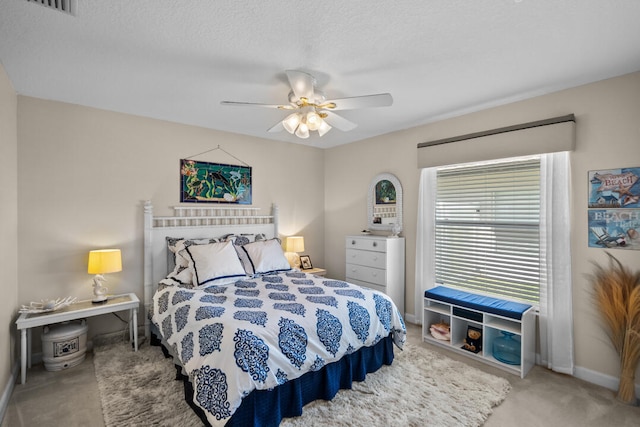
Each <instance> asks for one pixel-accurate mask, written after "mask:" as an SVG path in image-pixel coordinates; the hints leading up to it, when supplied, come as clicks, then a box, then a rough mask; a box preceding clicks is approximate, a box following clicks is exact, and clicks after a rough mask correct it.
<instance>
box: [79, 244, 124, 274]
mask: <svg viewBox="0 0 640 427" xmlns="http://www.w3.org/2000/svg"><path fill="white" fill-rule="evenodd" d="M87 270H88V271H87V272H88V273H89V274H105V273H115V272H117V271H122V255H121V254H120V249H100V250H95V251H91V252H89V268H88V269H87Z"/></svg>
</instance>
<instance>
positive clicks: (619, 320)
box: [591, 252, 640, 405]
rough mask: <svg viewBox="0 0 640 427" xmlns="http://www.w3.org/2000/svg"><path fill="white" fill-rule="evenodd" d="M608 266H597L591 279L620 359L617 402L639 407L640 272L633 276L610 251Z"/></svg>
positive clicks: (597, 301) (598, 304) (596, 299)
mask: <svg viewBox="0 0 640 427" xmlns="http://www.w3.org/2000/svg"><path fill="white" fill-rule="evenodd" d="M607 255H608V256H609V266H608V267H606V268H605V267H603V266H601V265H598V264H596V266H595V272H594V274H593V275H592V276H591V280H592V284H593V288H594V297H595V302H596V305H597V306H598V308H599V310H600V314H601V315H602V318H603V320H604V323H605V325H606V326H607V329H608V333H609V338H610V339H611V343H612V344H613V347H614V348H615V350H616V351H617V352H618V355H619V356H620V385H619V387H618V396H617V397H618V399H619V400H620V401H622V402H624V403H627V404H631V405H635V404H637V399H636V391H635V373H636V369H637V367H638V361H640V271H637V272H635V273H633V272H632V271H631V270H629V269H628V268H627V267H625V266H623V265H622V263H620V261H618V259H617V258H615V257H614V256H613V255H611V254H610V253H608V252H607Z"/></svg>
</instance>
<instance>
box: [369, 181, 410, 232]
mask: <svg viewBox="0 0 640 427" xmlns="http://www.w3.org/2000/svg"><path fill="white" fill-rule="evenodd" d="M367 218H368V219H367V223H368V226H369V229H371V230H389V231H391V234H392V235H396V236H397V235H398V234H399V233H400V231H402V185H400V180H399V179H398V178H396V177H395V175H393V174H390V173H381V174H379V175H377V176H376V177H375V178H374V179H373V181H371V185H370V186H369V193H368V195H367Z"/></svg>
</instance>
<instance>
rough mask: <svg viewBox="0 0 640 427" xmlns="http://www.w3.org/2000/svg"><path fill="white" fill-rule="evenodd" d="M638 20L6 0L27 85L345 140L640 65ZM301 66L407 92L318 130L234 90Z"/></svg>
mask: <svg viewBox="0 0 640 427" xmlns="http://www.w3.org/2000/svg"><path fill="white" fill-rule="evenodd" d="M639 22H640V1H638V0H615V1H614V0H441V1H435V0H428V1H427V0H405V1H371V0H368V1H361V0H350V1H344V0H324V1H321V2H302V1H299V0H262V1H252V0H234V1H231V0H227V1H212V0H188V1H187V0H182V1H165V0H135V1H132V0H102V1H95V0H78V7H77V14H76V16H70V15H67V14H64V13H61V12H58V11H54V10H50V9H48V8H45V7H42V6H39V5H37V4H34V3H29V2H27V1H26V0H0V61H1V62H2V64H3V66H4V68H5V70H6V72H7V74H8V75H9V78H10V79H11V82H12V83H13V85H14V87H15V89H16V91H17V92H18V93H19V94H21V95H27V96H33V97H38V98H44V99H51V100H58V101H63V102H70V103H74V104H80V105H86V106H91V107H96V108H102V109H107V110H113V111H119V112H124V113H129V114H136V115H140V116H147V117H153V118H157V119H164V120H169V121H174V122H179V123H185V124H191V125H197V126H203V127H206V128H212V129H218V130H223V131H229V132H235V133H240V134H246V135H252V136H256V137H262V138H273V139H278V140H283V141H290V142H296V143H303V144H308V145H313V146H316V147H332V146H336V145H340V144H345V143H349V142H352V141H357V140H361V139H365V138H369V137H372V136H376V135H380V134H384V133H388V132H392V131H397V130H401V129H407V128H411V127H414V126H417V125H420V124H424V123H428V122H432V121H435V120H439V119H442V118H446V117H451V116H455V115H459V114H463V113H466V112H470V111H474V110H479V109H482V108H486V107H489V106H493V105H499V104H504V103H507V102H511V101H515V100H519V99H525V98H529V97H532V96H537V95H541V94H544V93H548V92H553V91H556V90H559V89H563V88H567V87H573V86H577V85H580V84H584V83H588V82H592V81H596V80H601V79H604V78H608V77H613V76H617V75H622V74H626V73H629V72H633V71H638V70H640V42H639V41H640V24H639ZM287 69H299V70H304V71H307V72H310V73H311V74H313V75H315V76H316V78H317V80H318V84H319V86H320V88H321V89H323V90H324V92H325V93H326V95H327V97H328V98H340V97H346V96H359V95H368V94H374V93H381V92H389V93H391V94H392V95H393V98H394V103H393V106H391V107H384V108H373V109H366V110H356V111H344V112H341V115H342V116H344V117H345V118H348V119H349V120H351V121H353V122H355V123H357V124H358V127H357V128H356V129H355V130H353V131H350V132H341V131H339V130H337V129H333V130H331V131H330V132H329V133H328V134H326V135H325V136H323V137H322V138H320V137H318V136H317V135H313V136H312V137H310V138H309V139H307V140H300V139H298V138H296V137H295V136H292V135H289V134H288V133H286V132H281V133H276V134H270V133H267V129H268V128H270V127H271V126H273V125H274V124H275V123H277V122H278V120H280V119H282V118H284V117H285V116H286V113H285V112H282V111H278V110H273V109H259V108H244V109H243V108H234V107H225V106H221V105H220V101H223V100H232V101H248V102H261V103H285V102H286V100H287V94H288V92H289V87H288V85H287V82H286V76H285V74H284V70H287Z"/></svg>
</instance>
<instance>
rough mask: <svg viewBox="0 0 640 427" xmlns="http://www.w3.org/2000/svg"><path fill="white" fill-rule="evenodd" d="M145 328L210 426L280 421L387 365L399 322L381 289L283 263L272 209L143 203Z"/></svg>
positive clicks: (401, 328)
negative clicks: (161, 208) (162, 210)
mask: <svg viewBox="0 0 640 427" xmlns="http://www.w3.org/2000/svg"><path fill="white" fill-rule="evenodd" d="M144 224H145V226H144V229H145V233H144V234H145V235H144V247H145V250H144V264H145V269H144V302H145V312H146V313H148V316H147V318H146V319H145V335H146V336H147V337H148V338H149V339H150V340H152V341H159V342H161V343H162V345H163V348H164V350H165V352H166V353H167V354H169V355H171V356H172V357H173V358H174V362H175V363H176V365H177V369H178V371H179V373H180V374H182V376H183V378H184V379H185V399H187V402H188V403H189V404H190V405H191V407H192V408H193V409H194V411H195V412H196V414H198V416H200V418H201V419H202V420H203V422H204V423H205V424H209V425H212V426H222V425H227V426H233V425H278V424H279V423H280V421H281V420H282V418H284V417H292V416H297V415H300V414H301V413H302V407H303V406H304V405H305V404H306V403H309V402H311V401H313V400H316V399H325V400H330V399H332V398H333V397H334V396H335V394H336V393H337V391H338V390H339V389H341V388H350V387H351V383H352V381H362V380H364V378H365V376H366V374H367V373H370V372H373V371H375V370H377V369H379V368H380V367H381V366H382V365H385V364H386V365H390V364H391V363H392V361H393V350H394V346H396V347H398V348H402V346H403V345H404V342H405V338H406V328H405V325H404V321H403V319H402V316H401V314H400V313H399V312H398V310H397V308H396V307H395V305H394V304H393V302H392V301H391V299H390V298H388V297H387V296H386V295H384V294H382V293H380V292H377V291H374V290H370V289H368V288H362V287H359V286H357V285H355V284H351V283H348V282H345V281H341V280H332V279H329V278H324V277H319V276H314V275H310V274H307V273H305V272H304V271H300V270H295V269H291V268H290V267H289V265H288V262H287V260H286V258H285V257H284V254H283V252H282V247H281V245H280V242H279V240H278V239H277V237H278V210H277V207H275V206H273V207H272V212H271V213H270V214H269V215H261V214H260V212H259V208H253V207H205V208H202V207H193V208H192V207H176V208H174V215H173V216H166V217H160V216H154V215H153V207H152V205H151V203H150V202H146V203H145V206H144Z"/></svg>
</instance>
